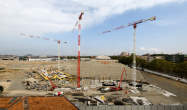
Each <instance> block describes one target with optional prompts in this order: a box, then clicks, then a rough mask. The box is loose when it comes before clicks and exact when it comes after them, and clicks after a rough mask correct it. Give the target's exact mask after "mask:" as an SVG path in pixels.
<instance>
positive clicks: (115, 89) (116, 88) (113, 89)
mask: <svg viewBox="0 0 187 110" xmlns="http://www.w3.org/2000/svg"><path fill="white" fill-rule="evenodd" d="M124 72H125V74H126V77H127V73H126V69H125V67H124V68H123V70H122V72H121V78H120V82H119V83H118V86H117V87H116V86H114V87H110V89H111V91H120V90H122V87H121V82H122V80H123V74H124Z"/></svg>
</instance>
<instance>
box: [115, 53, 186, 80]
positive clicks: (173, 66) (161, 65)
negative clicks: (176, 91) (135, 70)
mask: <svg viewBox="0 0 187 110" xmlns="http://www.w3.org/2000/svg"><path fill="white" fill-rule="evenodd" d="M111 58H112V59H116V60H118V61H119V62H120V63H122V64H125V65H128V66H129V67H132V61H133V57H132V55H131V56H129V57H125V56H111ZM136 66H137V67H140V68H142V70H144V68H147V69H150V70H154V71H157V72H161V73H164V74H168V75H172V76H176V77H180V78H186V79H187V61H184V62H180V63H173V62H170V61H166V60H164V59H154V60H152V61H151V62H148V61H146V60H144V59H142V58H139V57H136Z"/></svg>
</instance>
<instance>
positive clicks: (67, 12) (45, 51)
mask: <svg viewBox="0 0 187 110" xmlns="http://www.w3.org/2000/svg"><path fill="white" fill-rule="evenodd" d="M15 1H16V2H15V3H12V2H11V1H10V2H9V0H7V1H4V0H0V6H2V7H4V8H3V9H4V10H1V11H0V14H1V15H4V17H2V18H0V25H1V27H0V38H1V40H0V54H16V55H24V54H28V53H31V54H34V55H43V56H45V55H57V44H56V42H53V41H45V40H42V39H31V38H24V37H22V36H20V35H19V33H26V34H28V35H40V36H42V37H48V38H54V39H59V40H62V41H67V42H68V44H62V49H61V54H62V55H77V31H74V32H73V33H72V28H73V25H74V24H75V21H76V19H77V17H78V15H79V13H80V11H81V10H86V11H85V14H84V16H83V20H82V27H83V28H82V31H81V55H118V54H120V53H121V52H122V51H126V52H132V46H133V42H132V41H133V28H132V27H127V28H125V29H121V30H118V31H113V32H111V33H106V34H99V33H101V32H103V31H105V30H108V29H111V28H113V27H116V26H119V25H125V24H128V23H131V22H133V21H136V20H140V19H146V18H149V17H152V16H156V17H157V20H156V21H153V22H152V21H148V22H145V23H142V24H139V25H138V26H137V49H136V50H137V53H138V54H144V53H171V54H172V53H178V52H183V53H187V44H186V41H187V36H186V34H187V26H186V25H187V21H186V19H187V13H186V10H187V2H186V1H185V0H179V1H177V0H157V1H156V0H149V1H152V2H149V1H148V0H142V2H143V3H142V2H141V3H139V2H140V1H139V0H132V1H133V2H131V1H130V2H128V0H127V2H123V1H121V2H119V3H113V2H115V1H112V0H109V3H107V2H106V1H105V2H103V3H98V4H97V3H95V5H94V3H92V2H91V1H89V0H88V1H89V2H86V1H85V2H83V1H82V0H72V1H71V0H70V1H71V2H66V3H65V2H61V1H60V0H55V2H52V1H51V0H47V1H45V2H44V1H43V0H40V2H39V3H38V4H35V2H34V1H35V0H31V2H20V1H19V0H15ZM103 1H104V0H103ZM119 1H120V0H119ZM6 9H7V10H6ZM24 9H25V11H24Z"/></svg>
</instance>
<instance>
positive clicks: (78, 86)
mask: <svg viewBox="0 0 187 110" xmlns="http://www.w3.org/2000/svg"><path fill="white" fill-rule="evenodd" d="M83 15H84V12H83V11H82V12H81V13H80V15H79V17H78V20H77V21H76V23H75V26H74V28H75V27H77V26H78V55H77V57H78V58H77V88H80V33H81V20H82V16H83ZM74 28H73V30H74Z"/></svg>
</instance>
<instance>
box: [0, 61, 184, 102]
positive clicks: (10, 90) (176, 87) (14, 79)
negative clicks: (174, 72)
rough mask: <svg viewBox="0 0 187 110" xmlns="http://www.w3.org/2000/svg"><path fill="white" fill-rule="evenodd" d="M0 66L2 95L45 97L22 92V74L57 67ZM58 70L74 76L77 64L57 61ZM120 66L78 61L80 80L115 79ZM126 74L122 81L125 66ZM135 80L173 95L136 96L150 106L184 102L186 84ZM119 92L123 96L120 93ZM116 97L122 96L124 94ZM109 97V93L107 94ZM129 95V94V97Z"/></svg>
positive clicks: (152, 78)
mask: <svg viewBox="0 0 187 110" xmlns="http://www.w3.org/2000/svg"><path fill="white" fill-rule="evenodd" d="M0 62H1V63H0V67H4V68H5V69H4V70H0V85H3V86H4V88H5V91H4V93H3V95H5V96H15V95H17V96H21V95H32V96H33V95H34V96H36V95H45V94H46V91H40V92H38V91H30V90H26V89H25V88H24V86H23V84H22V81H24V79H25V72H29V71H32V70H35V69H37V68H39V67H46V66H53V67H57V62H55V61H53V62H38V61H37V62H32V61H31V62H28V61H0ZM60 65H61V69H62V70H64V71H65V72H67V73H70V74H73V75H76V74H77V71H76V70H77V61H76V60H68V61H61V63H60ZM123 67H124V65H122V64H120V63H118V62H116V61H98V60H91V61H81V77H92V78H94V79H96V80H97V79H105V80H108V79H113V80H119V79H120V76H121V72H122V69H123ZM125 68H126V71H127V75H124V79H127V80H131V79H132V75H131V72H132V69H131V68H129V67H126V66H125ZM137 80H142V81H148V82H149V83H151V84H154V85H156V86H158V87H160V88H162V89H166V90H167V91H169V92H172V93H174V94H175V95H176V97H174V96H170V97H166V96H163V95H162V94H158V93H157V92H155V91H151V92H144V93H140V94H137V95H136V96H144V97H146V98H147V99H148V100H150V101H151V102H152V103H153V104H179V103H186V102H187V100H186V98H185V97H187V96H186V94H185V93H187V85H186V84H181V83H179V82H176V81H173V80H170V79H166V78H162V77H159V76H155V75H151V74H149V73H142V72H140V71H137ZM122 92H123V93H122ZM122 92H120V94H124V91H122ZM111 95H112V94H111ZM129 95H131V94H129Z"/></svg>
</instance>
